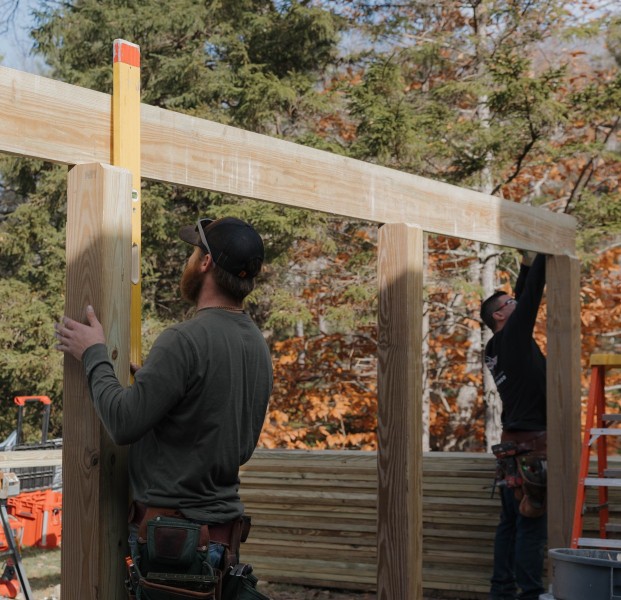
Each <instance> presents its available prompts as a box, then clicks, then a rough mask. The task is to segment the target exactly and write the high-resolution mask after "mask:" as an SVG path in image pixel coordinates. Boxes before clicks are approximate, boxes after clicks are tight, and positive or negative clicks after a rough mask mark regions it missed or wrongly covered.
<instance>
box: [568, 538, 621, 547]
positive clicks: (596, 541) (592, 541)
mask: <svg viewBox="0 0 621 600" xmlns="http://www.w3.org/2000/svg"><path fill="white" fill-rule="evenodd" d="M578 546H590V547H593V548H621V540H608V539H603V538H578Z"/></svg>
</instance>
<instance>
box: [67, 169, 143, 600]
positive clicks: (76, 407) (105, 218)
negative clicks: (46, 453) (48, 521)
mask: <svg viewBox="0 0 621 600" xmlns="http://www.w3.org/2000/svg"><path fill="white" fill-rule="evenodd" d="M131 189H132V181H131V174H130V173H129V172H128V171H126V170H124V169H119V168H116V167H110V166H106V165H101V164H84V165H78V166H76V167H74V168H73V169H72V170H71V171H70V172H69V179H68V190H67V195H68V198H67V280H66V286H67V289H66V310H65V312H66V314H67V316H69V317H71V318H73V319H76V320H80V321H84V319H85V307H86V305H87V304H91V305H92V306H93V307H94V308H95V312H96V314H97V316H98V318H99V320H100V321H101V322H102V324H103V327H104V332H105V334H106V340H107V345H108V349H109V353H110V358H111V360H112V364H113V365H114V367H115V371H116V374H117V376H118V377H119V379H120V381H128V380H129V335H128V331H129V313H130V308H129V307H130V281H129V273H130V268H131ZM127 498H128V490H127V459H126V450H125V448H121V447H118V446H115V445H114V444H113V443H112V442H111V441H110V439H109V437H108V435H107V433H106V431H105V430H104V429H103V427H102V426H101V425H100V421H99V418H98V417H97V415H96V414H95V410H94V408H93V405H92V402H91V400H90V397H89V393H88V387H87V383H86V378H85V376H84V370H83V368H82V364H81V363H79V362H77V361H76V360H75V359H73V358H72V357H71V356H66V357H65V374H64V401H63V515H64V519H63V543H62V558H61V579H62V581H61V587H62V591H63V592H62V593H63V599H64V600H84V599H85V598H105V599H106V600H115V599H117V598H118V599H119V600H121V599H123V600H125V599H126V598H127V592H126V591H125V590H124V586H123V578H124V561H123V557H124V555H125V554H124V553H125V552H126V551H127V508H128V503H127Z"/></svg>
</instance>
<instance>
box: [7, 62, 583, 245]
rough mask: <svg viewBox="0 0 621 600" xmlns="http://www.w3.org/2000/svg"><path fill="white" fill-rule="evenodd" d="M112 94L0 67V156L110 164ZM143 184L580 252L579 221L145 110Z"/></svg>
mask: <svg viewBox="0 0 621 600" xmlns="http://www.w3.org/2000/svg"><path fill="white" fill-rule="evenodd" d="M110 112H111V99H110V96H109V95H107V94H102V93H100V92H94V91H91V90H87V89H84V88H79V87H76V86H72V85H69V84H66V83H62V82H59V81H54V80H52V79H46V78H44V77H40V76H37V75H32V74H29V73H22V72H20V71H16V70H13V69H8V68H6V67H0V132H2V133H0V152H8V153H12V154H17V155H21V156H30V157H36V158H41V159H44V160H48V161H52V162H58V163H63V164H78V163H83V162H103V163H109V162H111V159H110V152H111V146H112V142H111V137H112V133H111V127H110V123H111V114H110ZM141 156H142V160H141V164H142V177H143V178H145V179H151V180H155V181H164V182H168V183H173V184H177V185H184V186H189V187H194V188H199V189H206V190H212V191H216V192H222V193H227V194H234V195H237V196H241V197H246V198H254V199H257V200H264V201H268V202H274V203H278V204H283V205H288V206H294V207H297V208H307V209H311V210H317V211H323V212H326V213H330V214H336V215H342V216H346V217H352V218H356V219H362V220H366V221H371V222H375V223H417V225H418V226H419V227H421V229H423V230H424V231H428V232H431V233H437V234H442V235H450V236H453V237H458V238H464V239H470V240H476V241H480V242H487V243H492V244H497V245H500V246H509V247H513V248H523V249H528V250H536V251H539V252H545V253H547V254H570V255H573V254H574V253H575V219H574V218H573V217H571V216H568V215H561V214H556V213H552V212H550V211H547V210H544V209H539V208H533V207H529V206H523V205H520V204H516V203H514V202H508V201H505V200H502V199H500V198H498V197H495V196H490V195H487V194H482V193H480V192H476V191H474V190H469V189H466V188H460V187H457V186H454V185H449V184H447V183H443V182H439V181H434V180H431V179H426V178H423V177H418V176H416V175H412V174H409V173H403V172H400V171H396V170H394V169H388V168H386V167H381V166H378V165H373V164H370V163H366V162H363V161H358V160H354V159H351V158H347V157H344V156H338V155H335V154H332V153H329V152H325V151H321V150H316V149H314V148H308V147H305V146H302V145H299V144H293V143H291V142H287V141H284V140H279V139H276V138H271V137H268V136H264V135H259V134H256V133H251V132H248V131H243V130H241V129H236V128H233V127H229V126H226V125H220V124H218V123H214V122H211V121H206V120H204V119H198V118H196V117H192V116H189V115H184V114H181V113H176V112H173V111H169V110H164V109H161V108H157V107H153V106H148V105H145V104H143V105H141Z"/></svg>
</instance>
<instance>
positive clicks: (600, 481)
mask: <svg viewBox="0 0 621 600" xmlns="http://www.w3.org/2000/svg"><path fill="white" fill-rule="evenodd" d="M584 485H596V486H601V487H621V479H607V478H606V477H585V478H584Z"/></svg>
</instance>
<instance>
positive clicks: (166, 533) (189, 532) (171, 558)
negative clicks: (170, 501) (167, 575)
mask: <svg viewBox="0 0 621 600" xmlns="http://www.w3.org/2000/svg"><path fill="white" fill-rule="evenodd" d="M200 529H201V526H200V525H198V524H196V523H192V522H190V521H187V520H185V519H176V518H174V517H156V518H155V519H152V520H151V521H149V522H148V523H147V553H148V555H149V563H150V566H157V567H160V566H161V567H168V566H174V570H175V571H186V570H187V569H188V568H189V567H190V566H191V565H192V563H193V562H194V559H195V558H196V553H197V549H198V543H199V538H200Z"/></svg>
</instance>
